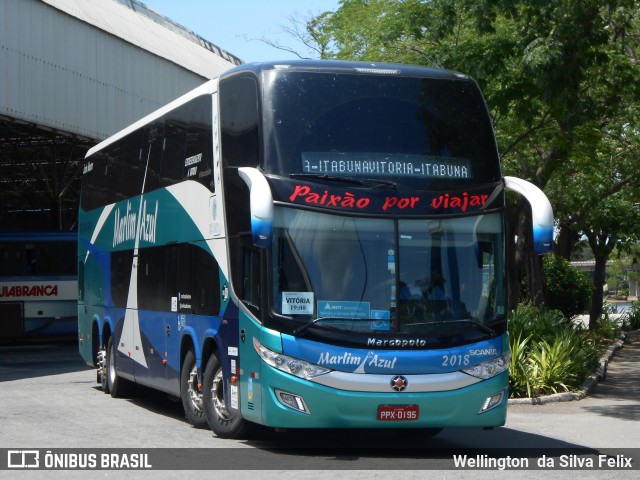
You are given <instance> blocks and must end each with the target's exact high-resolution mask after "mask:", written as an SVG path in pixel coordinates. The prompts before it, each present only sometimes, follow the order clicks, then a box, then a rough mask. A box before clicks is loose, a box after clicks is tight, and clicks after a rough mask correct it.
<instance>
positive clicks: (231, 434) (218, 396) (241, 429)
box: [202, 353, 249, 438]
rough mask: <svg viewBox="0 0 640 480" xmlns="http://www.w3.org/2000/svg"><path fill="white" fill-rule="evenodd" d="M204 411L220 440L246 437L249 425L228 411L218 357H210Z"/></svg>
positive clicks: (203, 387) (203, 390)
mask: <svg viewBox="0 0 640 480" xmlns="http://www.w3.org/2000/svg"><path fill="white" fill-rule="evenodd" d="M202 395H203V398H204V410H205V413H206V416H207V423H208V424H209V428H211V430H213V433H215V434H216V435H217V436H218V437H220V438H238V437H241V436H243V435H246V433H247V432H248V429H249V424H248V422H247V421H246V420H244V419H243V418H242V417H241V416H240V415H237V414H234V413H232V412H231V411H229V409H227V406H226V402H225V398H224V376H223V374H222V367H221V365H220V360H219V359H218V356H217V355H216V354H215V353H214V354H213V355H211V357H209V361H208V362H207V367H206V368H205V371H204V383H203V386H202Z"/></svg>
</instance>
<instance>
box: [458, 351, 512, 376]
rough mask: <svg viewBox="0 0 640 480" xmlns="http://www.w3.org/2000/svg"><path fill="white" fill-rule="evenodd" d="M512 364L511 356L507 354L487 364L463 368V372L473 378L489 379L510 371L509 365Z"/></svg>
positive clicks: (488, 361)
mask: <svg viewBox="0 0 640 480" xmlns="http://www.w3.org/2000/svg"><path fill="white" fill-rule="evenodd" d="M510 363H511V354H509V353H506V354H504V355H502V356H501V357H498V358H492V359H491V360H487V361H486V362H482V363H479V364H478V365H474V366H473V367H469V368H463V369H462V371H463V372H464V373H466V374H468V375H471V376H472V377H476V378H482V379H483V380H486V379H487V378H491V377H495V376H496V375H500V374H501V373H502V372H504V371H506V370H509V364H510Z"/></svg>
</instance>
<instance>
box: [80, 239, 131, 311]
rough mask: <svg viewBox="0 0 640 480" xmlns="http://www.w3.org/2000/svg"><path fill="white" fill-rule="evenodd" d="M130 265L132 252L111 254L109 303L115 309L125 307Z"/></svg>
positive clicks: (125, 251) (106, 300)
mask: <svg viewBox="0 0 640 480" xmlns="http://www.w3.org/2000/svg"><path fill="white" fill-rule="evenodd" d="M107 255H108V254H107ZM132 263H133V251H132V250H121V251H117V252H113V253H111V301H112V302H113V305H114V306H115V307H122V308H123V307H126V306H127V295H128V294H129V283H130V278H131V265H132ZM90 291H91V289H90ZM104 296H105V297H106V295H104ZM101 297H102V295H101ZM105 302H106V303H108V302H109V299H107V298H105Z"/></svg>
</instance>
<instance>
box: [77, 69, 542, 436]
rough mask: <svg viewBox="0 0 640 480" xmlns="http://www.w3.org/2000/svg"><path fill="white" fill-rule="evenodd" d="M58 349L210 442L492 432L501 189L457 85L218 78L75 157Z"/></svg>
mask: <svg viewBox="0 0 640 480" xmlns="http://www.w3.org/2000/svg"><path fill="white" fill-rule="evenodd" d="M83 170H84V171H83V186H82V194H81V205H80V213H79V232H78V235H79V249H78V254H79V256H78V264H79V304H78V309H79V310H78V317H79V342H80V352H81V354H82V356H83V357H84V359H85V360H86V362H87V363H88V364H90V365H94V366H96V367H97V378H98V381H99V382H101V383H102V388H103V389H104V391H105V392H110V393H111V395H112V396H114V397H118V396H121V395H127V394H128V393H129V390H130V387H131V386H132V385H134V384H142V385H146V386H148V387H152V388H155V389H157V390H159V391H162V392H166V393H168V394H170V395H172V396H179V397H181V398H182V403H183V405H184V409H185V412H186V416H187V418H188V420H189V421H190V422H191V423H193V425H195V426H198V427H206V426H209V427H210V428H211V429H212V430H213V431H214V432H215V433H216V434H217V435H218V436H220V437H238V436H241V435H245V434H246V432H247V429H249V428H250V427H251V426H252V425H254V424H261V425H265V426H269V427H277V428H338V427H339V428H407V429H420V430H421V431H422V432H423V433H424V434H425V435H426V434H430V433H436V432H437V431H439V430H440V429H442V428H445V427H493V426H499V425H503V424H504V422H505V418H506V404H507V396H508V392H507V389H508V374H509V373H508V369H509V361H510V355H509V342H508V333H507V306H506V301H507V298H506V287H507V283H506V280H505V275H506V268H505V243H506V238H505V236H506V235H505V193H504V192H505V189H513V190H516V191H518V192H520V193H521V194H523V195H524V196H525V197H526V198H527V199H529V200H530V203H531V204H532V209H533V218H534V225H533V235H534V236H535V243H536V248H537V250H538V252H540V253H543V252H545V251H548V250H549V249H550V248H551V242H552V234H553V214H552V212H551V208H550V206H549V202H548V200H547V199H546V197H545V196H544V194H543V193H542V192H541V191H540V190H539V189H537V188H536V187H534V186H533V185H531V184H529V183H528V182H525V181H522V180H519V179H515V178H510V177H503V176H502V173H501V169H500V162H499V157H498V152H497V148H496V143H495V138H494V134H493V130H492V125H491V121H490V117H489V114H488V111H487V107H486V105H485V102H484V99H483V97H482V95H481V92H480V90H479V88H478V86H477V84H476V83H475V82H474V81H473V80H472V79H470V78H469V77H467V76H465V75H461V74H458V73H453V72H448V71H441V70H435V69H427V68H419V67H413V66H404V65H390V64H370V63H350V62H337V61H296V62H286V63H260V64H247V65H242V66H239V67H236V68H234V69H232V70H230V71H228V72H226V73H224V74H222V75H221V76H220V77H219V78H216V79H213V80H210V81H208V82H207V83H205V84H204V85H202V86H201V87H199V88H197V89H195V90H194V91H192V92H190V93H188V94H186V95H184V96H183V97H181V98H179V99H177V100H176V101H174V102H172V103H170V104H169V105H167V106H165V107H163V108H161V109H160V110H158V111H156V112H154V113H152V114H150V115H149V116H147V117H145V118H144V119H142V120H140V121H139V122H137V123H135V124H133V125H131V126H130V127H128V128H126V129H124V130H123V131H121V132H119V133H117V134H115V135H114V136H112V137H111V138H109V139H107V140H105V141H103V142H102V143H100V144H99V145H97V146H96V147H94V148H92V149H91V150H90V151H89V152H88V153H87V156H86V159H85V162H84V169H83Z"/></svg>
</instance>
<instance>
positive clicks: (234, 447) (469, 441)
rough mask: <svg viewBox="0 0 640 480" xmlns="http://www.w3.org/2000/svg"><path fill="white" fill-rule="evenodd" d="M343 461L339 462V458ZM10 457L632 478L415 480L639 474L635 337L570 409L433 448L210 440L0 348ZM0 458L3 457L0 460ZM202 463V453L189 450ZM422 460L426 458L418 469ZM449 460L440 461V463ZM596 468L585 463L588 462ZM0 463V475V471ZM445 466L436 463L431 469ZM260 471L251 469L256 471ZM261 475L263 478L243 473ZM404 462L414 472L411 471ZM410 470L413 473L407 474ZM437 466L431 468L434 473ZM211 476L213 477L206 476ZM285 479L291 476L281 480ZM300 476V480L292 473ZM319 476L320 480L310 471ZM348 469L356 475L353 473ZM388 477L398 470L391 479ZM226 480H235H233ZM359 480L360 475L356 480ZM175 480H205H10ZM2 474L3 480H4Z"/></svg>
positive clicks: (348, 474) (334, 473) (345, 472)
mask: <svg viewBox="0 0 640 480" xmlns="http://www.w3.org/2000/svg"><path fill="white" fill-rule="evenodd" d="M300 445H307V446H313V447H314V448H315V450H313V451H312V452H310V451H308V450H307V451H305V452H302V453H298V454H292V453H290V452H286V453H283V451H282V448H284V447H290V446H300ZM345 446H347V447H348V448H350V449H351V450H350V451H349V452H345V450H344V447H345ZM15 448H40V449H60V448H92V449H98V450H99V449H105V448H110V449H113V448H122V449H133V450H135V451H138V450H140V449H143V448H165V449H169V450H166V451H167V452H173V451H175V450H176V449H182V450H179V451H180V452H182V453H181V454H182V455H187V454H188V453H189V452H190V451H191V449H211V448H214V449H222V450H217V451H218V452H220V451H222V452H224V453H223V454H222V455H220V454H217V455H218V456H217V457H215V455H214V457H215V458H217V462H218V463H225V462H226V463H225V464H226V465H227V468H226V469H225V471H224V472H218V474H217V478H225V479H226V478H234V479H236V478H240V479H244V478H247V479H249V478H251V479H254V478H255V476H256V475H257V474H259V475H261V476H262V477H266V478H276V477H277V478H279V479H282V478H285V479H287V478H300V477H303V478H326V476H331V477H332V479H337V478H345V479H346V478H349V479H350V478H356V477H357V478H384V479H385V480H388V479H389V478H390V477H391V478H403V479H406V478H424V477H425V476H428V477H431V476H433V474H435V475H436V476H437V477H438V478H465V479H467V478H495V477H496V476H506V475H507V474H508V475H509V478H537V477H539V476H540V475H541V474H544V476H545V477H546V478H573V477H575V476H576V475H579V476H580V477H581V479H590V478H594V479H599V478H637V475H638V470H633V471H628V470H607V471H603V470H596V469H589V468H586V469H585V468H582V469H580V468H577V469H576V468H572V467H571V466H568V467H567V468H566V469H563V470H547V471H545V472H540V471H517V470H510V471H507V472H499V471H496V470H495V469H490V470H484V471H478V470H455V471H453V472H452V471H450V470H449V471H444V470H442V471H438V472H435V471H433V470H429V471H426V470H420V469H419V468H421V467H420V465H424V462H425V461H429V462H430V463H429V465H430V467H429V468H433V466H432V464H433V465H434V466H435V468H445V467H438V465H450V463H451V454H450V453H449V452H455V451H457V450H460V449H477V450H479V451H481V452H491V451H494V450H492V449H494V448H497V449H506V450H505V451H507V452H508V451H511V450H512V449H518V451H522V449H530V451H532V452H535V453H534V455H535V456H537V457H540V456H541V455H547V456H548V457H552V458H553V459H554V461H556V462H559V461H560V457H561V456H562V455H565V456H566V459H567V462H569V461H571V460H572V458H573V457H571V455H573V454H574V453H576V452H577V453H578V454H579V455H582V454H584V453H585V452H587V453H588V454H589V455H591V456H592V457H593V455H597V454H600V453H602V452H605V453H607V454H612V455H613V456H614V457H615V455H627V456H632V458H633V462H634V468H636V469H637V468H638V466H639V465H638V464H640V335H636V336H633V337H631V338H629V339H628V340H627V342H626V343H625V346H624V348H623V349H622V350H620V351H618V352H617V354H616V355H615V357H614V358H613V360H612V361H611V362H610V364H609V367H608V372H607V376H606V379H605V380H604V381H601V382H600V383H598V385H597V386H596V387H595V389H594V390H593V392H592V393H591V394H590V395H589V396H588V397H587V398H585V399H583V400H580V401H571V402H560V403H547V404H544V405H510V406H509V410H508V418H507V424H506V425H505V427H502V428H498V429H495V430H493V431H483V430H475V429H452V430H445V431H444V432H442V433H441V434H440V435H438V436H437V437H435V438H433V439H415V438H405V437H402V436H398V435H393V434H390V433H388V432H379V431H372V432H369V431H367V432H353V431H349V432H344V431H343V432H341V431H330V432H324V431H321V432H317V431H316V432H308V431H302V432H288V433H285V434H278V435H275V434H273V433H268V434H265V435H262V436H260V437H258V438H257V439H254V440H251V441H230V440H221V439H218V438H216V437H215V436H214V435H213V434H212V433H211V432H209V431H205V430H195V429H193V428H192V427H191V426H189V425H188V424H187V423H186V422H185V420H184V414H183V412H182V410H181V406H180V404H176V403H174V402H171V401H170V400H168V399H167V398H166V397H165V396H162V395H160V396H158V395H156V394H154V393H153V392H150V391H147V390H144V389H141V390H140V391H139V392H138V394H137V395H136V396H135V397H132V398H131V399H112V398H111V397H110V396H109V395H105V394H104V393H103V392H102V391H101V390H100V388H99V387H98V386H97V384H96V383H95V370H91V369H88V368H87V367H86V366H84V365H83V363H82V361H81V360H80V357H79V355H78V353H77V351H76V348H75V345H74V344H67V345H55V344H52V345H30V346H9V347H7V346H0V451H1V452H0V453H2V455H5V453H3V452H6V449H15ZM3 449H4V450H3ZM194 451H195V452H196V453H197V452H205V454H206V455H209V456H211V454H210V453H207V452H211V450H194ZM425 452H430V453H434V452H435V453H436V455H435V456H436V457H438V458H435V459H430V460H425V459H424V458H423V456H424V453H425ZM447 457H448V458H447ZM593 458H596V457H593ZM2 460H3V459H2V458H0V465H1V464H2ZM440 460H445V462H440ZM261 462H262V463H261ZM269 462H270V465H269V466H268V467H267V468H265V471H263V472H258V471H255V470H252V468H255V467H256V466H260V465H266V464H267V463H269ZM411 462H414V464H415V465H417V467H415V468H418V469H416V470H411ZM416 462H417V463H416ZM439 462H440V463H439ZM212 468H215V467H212ZM291 468H293V469H294V470H293V471H289V470H290V469H291ZM307 468H308V469H310V470H308V471H307V472H305V474H304V475H301V474H300V469H307ZM315 468H320V471H317V470H314V469H315ZM354 468H355V469H357V470H354ZM389 468H397V470H394V471H390V470H389ZM236 469H237V471H236ZM363 470H366V472H363ZM16 473H17V472H8V471H4V472H3V471H1V470H0V478H18V476H17V475H15V474H16ZM44 473H46V474H47V475H46V478H65V479H66V478H73V477H74V476H75V477H77V478H83V479H84V478H96V477H97V476H99V477H101V478H138V477H144V478H154V479H157V478H175V477H176V476H177V475H182V474H186V475H194V474H197V475H200V474H203V473H204V472H198V471H188V472H177V471H173V472H172V471H157V470H155V471H152V472H122V471H120V472H113V471H102V472H71V471H58V472H31V473H29V472H20V474H21V475H20V478H43V474H44ZM7 474H13V475H7Z"/></svg>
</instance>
